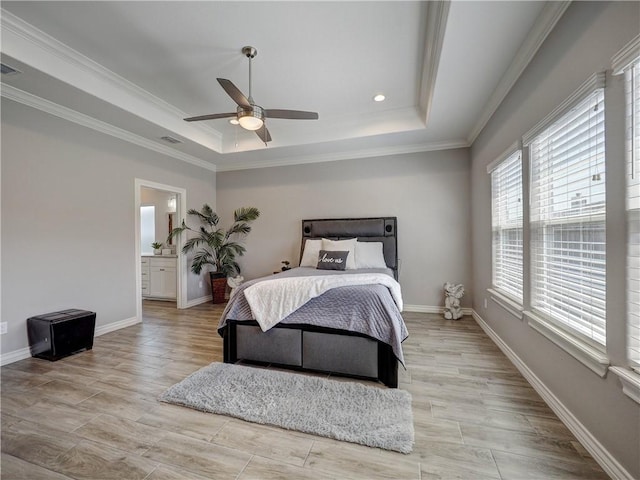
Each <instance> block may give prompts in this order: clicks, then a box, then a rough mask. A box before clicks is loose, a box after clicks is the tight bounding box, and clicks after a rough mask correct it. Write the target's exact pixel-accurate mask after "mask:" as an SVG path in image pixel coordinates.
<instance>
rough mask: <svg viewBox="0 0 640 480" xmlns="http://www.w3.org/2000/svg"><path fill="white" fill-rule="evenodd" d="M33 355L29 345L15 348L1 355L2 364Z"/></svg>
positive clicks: (0, 362) (0, 361) (0, 364)
mask: <svg viewBox="0 0 640 480" xmlns="http://www.w3.org/2000/svg"><path fill="white" fill-rule="evenodd" d="M30 356H31V350H30V349H29V347H26V348H21V349H19V350H14V351H13V352H9V353H3V354H2V355H0V366H4V365H8V364H10V363H13V362H17V361H18V360H24V359H25V358H29V357H30Z"/></svg>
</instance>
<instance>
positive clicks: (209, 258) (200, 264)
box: [169, 204, 260, 303]
mask: <svg viewBox="0 0 640 480" xmlns="http://www.w3.org/2000/svg"><path fill="white" fill-rule="evenodd" d="M187 214H188V215H191V216H193V217H196V218H197V219H198V221H199V222H200V227H199V228H197V229H196V228H191V227H189V226H188V225H187V224H186V223H185V222H184V220H183V222H182V225H181V226H180V227H177V228H174V229H173V230H172V231H171V233H170V234H169V238H173V237H176V236H178V235H181V234H182V232H184V231H185V230H188V231H190V232H193V233H194V234H195V236H193V237H191V238H189V239H188V240H187V241H186V242H185V244H184V247H183V248H182V253H184V254H189V253H191V252H194V254H193V257H192V260H191V271H192V272H193V273H195V274H196V275H200V272H202V269H203V268H204V267H206V266H207V265H209V266H211V268H212V269H213V271H211V270H210V271H209V277H210V279H211V295H212V297H213V303H224V301H225V298H224V297H225V291H226V287H227V277H228V276H231V277H235V276H237V275H239V274H240V266H239V265H238V262H237V261H236V257H240V256H242V255H244V253H245V251H246V249H245V247H244V245H242V244H241V243H240V240H242V239H243V238H244V237H246V236H247V235H248V234H249V232H251V222H253V221H254V220H255V219H257V218H258V217H259V216H260V211H259V210H258V209H257V208H255V207H242V208H239V209H237V210H236V211H235V212H233V218H234V222H233V224H232V225H231V226H230V227H229V228H228V229H227V230H225V229H223V228H222V227H219V226H218V223H219V222H220V217H218V214H217V213H216V212H214V211H213V209H212V208H211V207H210V206H209V205H207V204H204V205H203V206H202V209H201V210H200V211H198V210H195V209H190V210H189V211H188V212H187Z"/></svg>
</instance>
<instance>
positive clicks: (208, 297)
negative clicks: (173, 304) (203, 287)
mask: <svg viewBox="0 0 640 480" xmlns="http://www.w3.org/2000/svg"><path fill="white" fill-rule="evenodd" d="M212 300H213V298H212V297H211V295H205V296H204V297H199V298H194V299H193V300H189V301H188V302H187V303H186V304H185V306H184V307H183V308H191V307H195V306H196V305H201V304H203V303H207V302H210V301H212Z"/></svg>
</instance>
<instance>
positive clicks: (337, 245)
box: [316, 238, 358, 270]
mask: <svg viewBox="0 0 640 480" xmlns="http://www.w3.org/2000/svg"><path fill="white" fill-rule="evenodd" d="M357 241H358V239H357V238H350V239H349V240H329V239H328V238H323V239H322V250H327V251H329V252H335V251H347V252H349V255H347V266H346V267H345V269H346V270H354V269H355V268H356V243H357ZM319 253H320V252H318V254H319ZM317 260H318V259H317V258H316V263H317Z"/></svg>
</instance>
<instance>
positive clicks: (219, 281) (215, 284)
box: [209, 272, 227, 303]
mask: <svg viewBox="0 0 640 480" xmlns="http://www.w3.org/2000/svg"><path fill="white" fill-rule="evenodd" d="M209 279H210V280H211V296H212V297H213V303H224V302H226V301H227V299H226V298H225V296H226V292H227V276H226V275H225V274H224V273H215V272H209Z"/></svg>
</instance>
